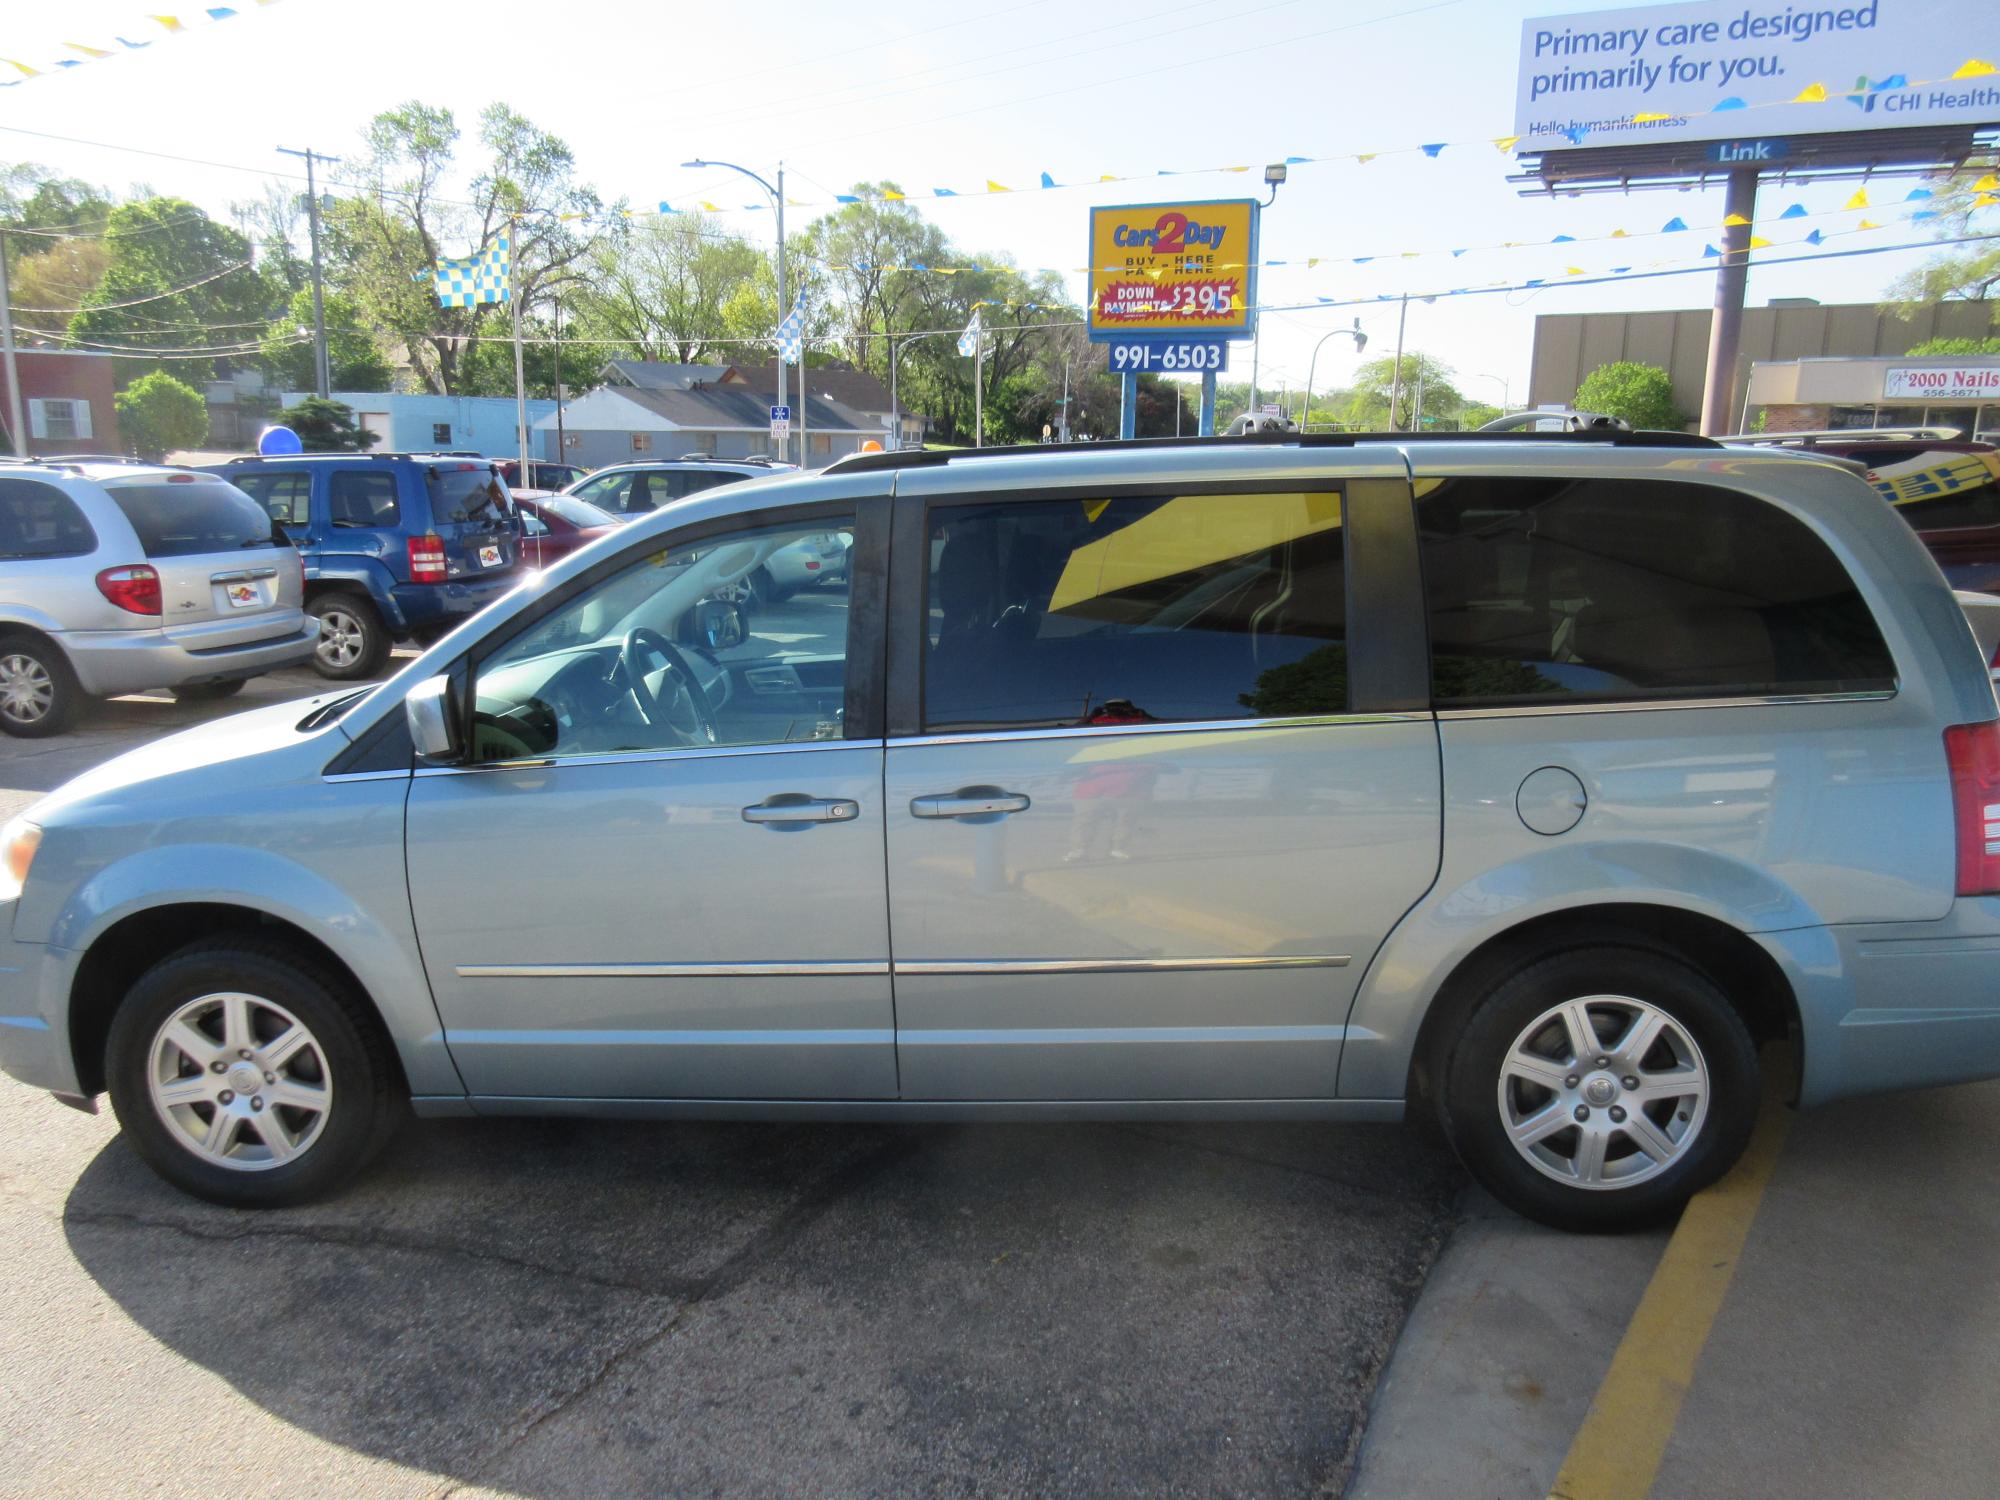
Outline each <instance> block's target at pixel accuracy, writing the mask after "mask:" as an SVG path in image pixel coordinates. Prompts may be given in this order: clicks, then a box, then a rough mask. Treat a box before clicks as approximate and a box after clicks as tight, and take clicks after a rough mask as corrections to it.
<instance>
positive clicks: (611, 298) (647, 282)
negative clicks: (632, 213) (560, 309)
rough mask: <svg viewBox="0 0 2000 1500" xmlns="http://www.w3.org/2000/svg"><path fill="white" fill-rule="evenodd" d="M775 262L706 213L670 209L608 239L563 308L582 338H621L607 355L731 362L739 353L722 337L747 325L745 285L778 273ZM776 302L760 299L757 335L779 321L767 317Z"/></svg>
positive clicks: (603, 352)
mask: <svg viewBox="0 0 2000 1500" xmlns="http://www.w3.org/2000/svg"><path fill="white" fill-rule="evenodd" d="M769 264H770V257H769V256H768V254H767V253H766V252H765V251H764V250H762V249H760V248H759V247H758V246H756V245H753V244H751V243H750V241H749V240H747V239H745V238H744V237H743V236H742V235H739V234H734V233H731V232H730V231H729V230H727V229H724V228H723V227H722V226H721V225H720V224H718V223H717V222H716V221H715V220H713V219H711V218H709V217H708V216H707V215H705V214H661V215H659V216H657V217H654V218H646V219H639V220H635V221H633V222H632V224H631V225H630V227H629V228H627V229H625V230H624V231H623V232H622V233H618V234H615V235H609V236H606V237H605V238H604V239H603V240H601V241H600V242H599V243H598V244H597V245H596V246H595V247H594V248H593V249H592V250H591V252H590V254H589V256H588V257H587V259H586V260H585V262H584V265H585V267H586V268H587V274H586V276H585V279H584V281H583V284H582V285H581V286H580V287H579V288H578V289H577V290H576V292H575V293H574V294H572V295H571V296H570V297H566V298H565V299H564V306H565V309H566V310H567V311H568V312H569V314H570V319H569V321H570V327H571V331H572V333H573V334H574V335H575V336H576V337H579V338H589V339H598V340H610V341H613V342H612V343H610V344H607V345H606V346H604V347H603V348H602V349H600V350H599V354H600V355H601V356H602V358H605V359H609V358H628V359H647V360H659V361H662V362H665V363H668V364H703V363H722V362H725V361H728V360H730V359H733V358H735V357H736V355H735V353H734V352H733V351H732V349H731V347H730V346H728V345H726V344H722V343H719V342H717V341H719V340H722V339H725V338H728V337H729V336H730V333H731V328H732V324H733V323H734V322H737V321H740V314H741V313H742V311H743V310H744V309H742V308H741V306H740V299H741V297H742V294H743V293H744V291H745V289H746V288H755V287H756V286H757V284H758V282H759V280H760V278H762V279H764V280H770V279H771V277H770V272H769ZM772 301H775V296H774V295H771V296H768V297H767V298H765V299H759V300H758V302H757V306H756V309H755V312H756V314H757V317H758V323H757V327H756V329H755V332H756V333H758V334H768V333H769V332H771V330H772V329H773V327H774V326H775V324H774V321H764V320H763V318H762V314H763V312H764V311H765V309H766V306H767V305H768V303H769V302H772Z"/></svg>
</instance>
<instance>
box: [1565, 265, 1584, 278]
mask: <svg viewBox="0 0 2000 1500" xmlns="http://www.w3.org/2000/svg"><path fill="white" fill-rule="evenodd" d="M1563 275H1565V276H1581V275H1583V267H1582V266H1570V267H1569V268H1568V269H1566V270H1565V271H1564V272H1563Z"/></svg>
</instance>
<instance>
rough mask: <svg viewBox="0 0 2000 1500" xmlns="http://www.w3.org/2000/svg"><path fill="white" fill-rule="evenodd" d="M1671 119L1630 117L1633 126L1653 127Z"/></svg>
mask: <svg viewBox="0 0 2000 1500" xmlns="http://www.w3.org/2000/svg"><path fill="white" fill-rule="evenodd" d="M1672 118H1673V116H1672V115H1647V114H1638V115H1634V116H1632V123H1633V124H1634V125H1655V124H1658V123H1659V122H1660V121H1661V120H1671V119H1672Z"/></svg>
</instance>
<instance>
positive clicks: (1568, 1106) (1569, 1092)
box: [1442, 946, 1758, 1229]
mask: <svg viewBox="0 0 2000 1500" xmlns="http://www.w3.org/2000/svg"><path fill="white" fill-rule="evenodd" d="M1757 1096H1758V1069H1757V1054H1756V1049H1755V1046H1754V1045H1753V1043H1752V1042H1751V1039H1750V1033H1749V1030H1748V1028H1747V1027H1745V1026H1744V1024H1743V1018H1742V1017H1741V1016H1740V1015H1739V1014H1738V1013H1737V1012H1736V1010H1735V1008H1734V1007H1733V1006H1731V1005H1730V1003H1729V1001H1728V999H1727V997H1726V996H1724V995H1723V993H1722V992H1721V991H1720V990H1719V989H1718V988H1717V987H1716V986H1715V985H1714V984H1713V983H1712V982H1711V981H1710V980H1709V979H1708V978H1707V977H1706V976H1705V975H1703V974H1702V973H1700V972H1699V971H1697V970H1695V969H1692V968H1689V967H1688V966H1687V965H1685V964H1682V963H1679V962H1677V961H1676V960H1674V959H1672V958H1669V957H1667V956H1666V955H1664V954H1659V953H1654V952H1650V951H1648V950H1645V949H1639V948H1624V947H1611V946H1602V947H1591V948H1579V949H1572V950H1570V951H1569V952H1566V953H1559V954H1556V955H1554V956H1552V957H1549V958H1545V959H1543V960H1541V961H1540V962H1539V963H1535V964H1532V965H1530V966H1529V967H1528V968H1526V969H1524V970H1522V971H1521V972H1520V973H1518V974H1516V975H1514V976H1513V977H1512V978H1511V979H1508V980H1507V981H1505V982H1504V983H1502V984H1499V985H1497V986H1496V987H1495V988H1493V989H1492V990H1491V991H1489V992H1488V993H1487V994H1486V995H1485V996H1484V997H1483V998H1482V999H1480V1000H1479V1001H1478V1002H1477V1003H1476V1004H1475V1005H1474V1007H1473V1009H1472V1012H1471V1014H1470V1016H1469V1017H1468V1018H1467V1022H1466V1026H1465V1029H1464V1031H1463V1032H1462V1033H1461V1034H1460V1036H1459V1038H1458V1040H1457V1043H1456V1045H1455V1046H1454V1047H1453V1048H1452V1051H1451V1055H1450V1059H1449V1062H1448V1064H1447V1067H1446V1071H1445V1087H1444V1098H1443V1101H1442V1103H1443V1116H1444V1122H1445V1128H1446V1131H1447V1133H1448V1134H1449V1135H1450V1137H1451V1140H1452V1144H1453V1145H1454V1146H1455V1147H1456V1148H1457V1150H1458V1153H1459V1156H1460V1158H1461V1159H1462V1160H1463V1161H1464V1162H1465V1164H1466V1167H1467V1168H1468V1169H1469V1170H1470V1171H1471V1172H1472V1174H1473V1176H1474V1177H1476V1178H1478V1179H1479V1181H1480V1183H1481V1184H1482V1185H1483V1186H1484V1187H1486V1189H1487V1190H1488V1191H1490V1192H1491V1193H1492V1194H1493V1195H1494V1196H1495V1197H1496V1198H1498V1199H1500V1200H1501V1201H1502V1202H1503V1203H1506V1204H1507V1205H1508V1206H1509V1207H1511V1208H1513V1209H1515V1210H1516V1211H1517V1212H1520V1213H1522V1214H1525V1215H1526V1216H1527V1217H1529V1218H1532V1219H1537V1220H1540V1221H1541V1222H1542V1223H1545V1224H1552V1225H1555V1226H1556V1227H1558V1228H1562V1229H1632V1228H1639V1227H1642V1226H1645V1225H1649V1224H1654V1223H1658V1222H1660V1221H1661V1220H1663V1219H1666V1218H1668V1217H1670V1216H1671V1215H1672V1214H1674V1213H1675V1212H1677V1211H1678V1210H1679V1209H1680V1207H1681V1206H1682V1205H1683V1204H1684V1203H1685V1202H1686V1201H1687V1199H1688V1197H1689V1196H1690V1195H1691V1194H1693V1193H1694V1192H1695V1191H1696V1190H1697V1189H1699V1188H1702V1187H1705V1186H1707V1185H1708V1184H1709V1183H1711V1182H1713V1181H1714V1180H1715V1179H1716V1178H1718V1177H1720V1176H1721V1175H1722V1174H1723V1173H1724V1172H1725V1171H1727V1170H1728V1169H1729V1168H1730V1166H1731V1165H1733V1164H1734V1163H1735V1161H1736V1159H1737V1157H1739V1156H1740V1155H1742V1153H1743V1148H1744V1146H1745V1144H1746V1143H1747V1142H1748V1140H1749V1137H1750V1127H1751V1125H1752V1124H1753V1123H1754V1121H1755V1119H1756V1113H1757Z"/></svg>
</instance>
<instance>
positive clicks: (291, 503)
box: [235, 474, 312, 528]
mask: <svg viewBox="0 0 2000 1500" xmlns="http://www.w3.org/2000/svg"><path fill="white" fill-rule="evenodd" d="M235 483H236V487H237V488H238V489H239V490H241V491H243V493H244V494H246V495H248V496H249V497H250V498H251V499H252V500H255V501H256V502H257V503H258V504H259V505H261V506H263V507H264V510H265V512H266V514H268V515H269V516H270V518H271V519H272V520H274V521H276V522H278V523H279V524H280V525H282V526H291V527H298V528H303V527H306V526H309V525H311V524H312V475H310V474H245V475H243V476H242V477H241V478H240V479H237V480H236V481H235Z"/></svg>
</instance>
